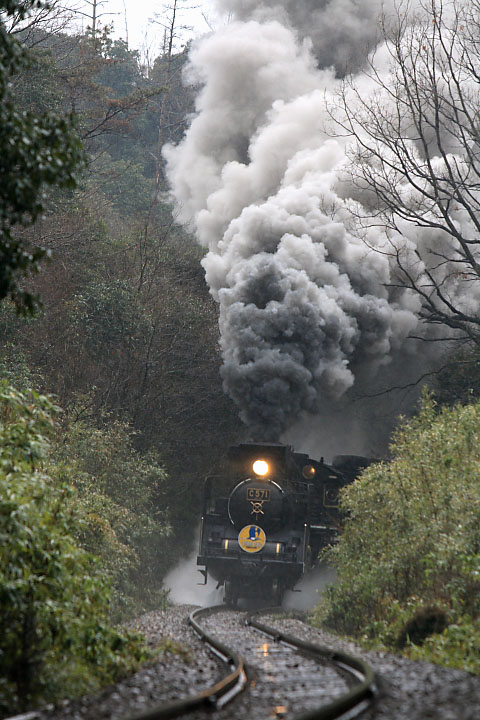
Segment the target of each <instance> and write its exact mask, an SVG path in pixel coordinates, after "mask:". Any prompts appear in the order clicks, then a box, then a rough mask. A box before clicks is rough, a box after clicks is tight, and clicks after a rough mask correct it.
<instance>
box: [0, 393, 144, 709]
mask: <svg viewBox="0 0 480 720" xmlns="http://www.w3.org/2000/svg"><path fill="white" fill-rule="evenodd" d="M54 414H55V408H54V406H53V405H52V403H51V402H50V400H49V399H48V398H46V397H44V396H39V395H37V394H35V393H33V392H30V393H29V394H28V395H27V394H22V393H20V392H17V391H15V390H14V389H13V388H12V387H11V386H9V385H7V384H6V383H3V384H1V385H0V444H1V447H2V453H1V455H0V548H1V552H0V712H7V713H10V712H13V711H15V710H17V709H25V708H28V707H30V706H31V705H32V704H34V703H35V702H38V701H39V700H47V699H50V698H54V697H56V696H58V695H59V694H61V695H68V694H74V693H75V692H80V691H85V690H91V689H94V688H95V687H97V686H98V685H99V684H101V683H102V682H103V683H105V682H108V681H110V680H112V679H114V678H116V677H118V676H119V675H120V674H122V673H124V672H127V671H129V670H130V671H131V670H132V669H133V667H134V666H135V663H136V660H139V659H141V658H142V657H144V655H143V650H142V648H141V645H140V644H139V642H138V640H136V639H135V637H134V636H129V635H122V634H120V633H119V632H117V631H115V630H114V629H113V628H112V627H111V625H110V624H109V619H108V614H109V604H110V597H111V591H110V587H109V583H108V581H107V580H105V579H104V577H103V576H104V572H103V568H102V566H101V564H100V563H99V562H98V561H97V560H95V558H94V557H93V556H92V555H91V554H89V553H88V552H86V551H85V550H84V549H82V548H80V546H79V544H78V542H77V541H76V539H75V537H74V536H75V531H76V528H78V527H79V519H78V511H77V509H76V506H77V504H78V495H77V494H76V493H75V491H74V490H73V489H72V487H71V486H70V485H69V484H68V483H67V482H59V481H58V479H57V480H54V479H52V477H51V476H50V475H48V474H47V473H46V472H45V469H46V454H47V450H48V445H49V443H48V436H49V435H51V432H52V427H53V416H54Z"/></svg>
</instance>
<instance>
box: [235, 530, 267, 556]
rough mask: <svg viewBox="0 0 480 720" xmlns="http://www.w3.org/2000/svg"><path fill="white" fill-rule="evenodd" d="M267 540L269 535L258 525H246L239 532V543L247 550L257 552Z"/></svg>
mask: <svg viewBox="0 0 480 720" xmlns="http://www.w3.org/2000/svg"><path fill="white" fill-rule="evenodd" d="M266 541H267V536H266V535H265V532H264V531H263V530H262V528H261V527H258V525H245V527H244V528H242V529H241V530H240V532H239V533H238V544H239V545H240V547H241V548H242V550H245V552H249V553H256V552H258V551H259V550H261V549H262V548H263V547H264V545H265V543H266Z"/></svg>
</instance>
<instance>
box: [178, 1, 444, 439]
mask: <svg viewBox="0 0 480 720" xmlns="http://www.w3.org/2000/svg"><path fill="white" fill-rule="evenodd" d="M220 5H221V6H222V7H223V9H227V10H230V11H233V13H234V17H235V18H237V19H236V20H234V21H233V22H231V23H230V24H228V25H226V26H225V27H224V28H222V29H221V30H219V31H218V32H216V33H214V34H212V35H210V36H208V37H206V38H204V39H203V40H201V41H200V42H198V43H197V45H196V46H195V47H194V48H193V50H192V52H191V60H190V65H189V68H188V79H189V80H190V81H191V82H192V83H196V84H199V85H200V86H201V88H202V89H201V91H200V93H199V95H198V100H197V114H196V116H195V118H194V119H193V121H192V123H191V126H190V129H189V130H188V132H187V134H186V137H185V139H184V141H183V142H182V143H181V144H180V145H179V146H178V147H171V146H170V147H168V148H167V149H166V151H165V155H166V158H167V161H168V176H169V180H170V183H171V187H172V191H173V194H174V196H175V199H176V201H177V204H178V209H179V218H180V221H181V222H183V223H184V224H186V225H188V226H189V227H191V228H193V229H194V230H195V233H196V235H197V238H198V240H199V242H200V243H201V244H202V245H203V246H204V247H206V248H208V254H207V255H206V257H205V259H204V261H203V265H204V268H205V272H206V278H207V282H208V284H209V286H210V288H211V292H212V295H213V297H214V298H215V299H216V300H217V302H218V303H219V307H220V319H219V323H220V331H221V348H222V353H223V368H222V376H223V379H224V385H225V388H226V390H227V391H228V393H229V394H230V395H231V397H232V398H233V399H234V401H235V402H236V403H237V405H238V406H239V408H240V413H241V417H242V419H243V420H244V421H245V423H246V424H247V426H248V427H249V428H250V430H251V432H252V435H253V436H254V437H255V438H256V439H265V440H277V439H278V438H279V436H280V435H281V434H282V433H283V437H284V438H285V437H288V439H289V440H290V439H292V438H293V437H295V436H296V437H297V438H298V437H302V438H303V439H304V441H305V438H306V434H305V433H306V428H308V429H309V431H310V432H312V428H314V427H317V425H318V426H319V427H328V428H329V430H331V424H330V423H331V418H332V413H333V415H335V412H337V414H338V409H339V408H342V402H343V403H344V402H345V399H348V398H351V396H353V395H354V394H358V393H366V394H368V393H370V392H372V391H373V390H374V389H376V388H378V387H381V386H385V385H388V383H389V382H390V378H395V383H394V384H398V382H399V381H401V380H405V379H406V378H409V379H411V378H413V377H414V376H417V375H418V374H419V372H420V367H421V366H422V364H423V363H428V362H429V360H428V352H429V351H428V350H426V349H425V344H423V343H418V342H415V341H412V340H410V339H407V338H408V336H409V335H411V334H414V335H421V334H422V333H423V334H425V332H426V330H425V326H421V325H420V321H419V311H420V302H419V299H418V297H417V296H416V295H414V294H413V293H412V292H411V291H409V290H406V289H399V288H398V287H394V288H392V286H394V285H395V284H396V278H395V265H394V264H392V261H391V257H390V256H389V254H388V252H385V251H386V250H387V251H388V250H389V249H391V247H392V243H393V244H394V243H395V238H393V239H392V236H391V234H390V235H388V234H387V232H386V230H385V228H382V227H378V226H374V225H373V224H372V225H371V226H370V227H369V228H368V229H367V231H366V236H364V237H360V236H359V233H358V231H357V230H356V224H355V222H354V217H355V215H356V214H358V212H360V213H361V210H362V203H365V204H366V205H367V204H368V205H370V206H371V203H372V197H371V193H369V192H368V190H364V191H362V190H361V189H359V188H358V187H353V185H352V183H351V181H350V180H349V176H348V174H347V173H346V172H345V168H346V162H347V161H346V140H344V139H342V138H340V137H335V136H334V133H333V134H332V124H331V119H330V117H329V114H328V112H327V110H326V106H327V105H328V104H329V102H331V101H332V99H333V97H334V94H335V92H336V90H337V87H338V82H339V80H338V77H339V76H341V75H342V74H343V73H344V71H345V69H346V68H350V69H351V68H352V67H355V68H358V76H357V82H358V83H360V87H361V89H362V93H364V94H365V95H366V96H368V93H370V92H372V85H371V82H370V80H369V79H368V78H367V77H366V76H362V64H363V63H364V62H365V59H366V54H367V51H368V50H369V49H370V48H371V47H372V46H373V45H374V42H375V34H376V28H377V25H376V23H375V18H376V17H377V15H378V14H379V3H377V2H374V3H369V4H367V3H359V4H357V3H355V4H354V3H348V2H347V3H343V2H342V3H340V2H338V1H337V2H332V3H328V4H326V3H321V2H316V0H307V1H306V2H293V0H285V2H284V3H282V4H280V3H275V2H273V0H268V2H264V3H262V4H261V5H258V3H256V2H254V1H253V0H243V1H242V2H235V0H220ZM340 16H341V19H339V18H340ZM386 55H387V54H386V53H385V52H382V50H381V49H380V51H379V52H378V53H377V55H376V57H377V58H378V59H377V61H376V62H378V66H377V69H378V71H379V73H381V74H383V75H384V76H386V73H387V68H386V66H385V67H382V64H385V65H386V63H385V58H386ZM333 66H334V67H333ZM385 101H387V99H385ZM405 235H406V236H407V237H408V248H407V255H406V257H408V256H410V257H412V258H414V259H415V262H416V263H417V264H418V263H419V262H425V259H424V258H425V255H426V253H425V251H424V248H422V243H426V242H432V241H434V240H435V238H433V240H432V236H431V234H430V236H428V233H423V234H422V233H421V232H419V231H418V229H416V228H412V229H411V232H408V231H407V232H406V233H405V232H404V236H405ZM403 242H405V241H403ZM442 242H444V240H442ZM419 257H420V258H422V260H421V261H419ZM429 332H431V331H429ZM342 399H343V400H342ZM381 402H382V403H384V400H383V399H382V401H381ZM379 408H380V404H379V403H377V404H376V405H375V404H373V405H372V404H368V405H367V406H362V405H357V406H355V407H354V408H353V412H352V411H350V412H349V413H348V416H347V417H346V416H345V415H344V414H343V415H342V422H341V425H342V428H343V437H339V446H341V445H342V443H343V441H344V440H345V436H348V438H349V449H350V451H351V452H352V451H353V452H356V451H358V452H365V451H368V452H372V451H373V452H375V451H378V449H379V448H378V446H377V447H375V446H372V445H371V444H370V445H369V446H368V447H366V445H365V438H364V437H363V435H362V432H363V431H362V427H364V426H365V422H366V421H369V418H371V416H372V415H376V416H377V419H378V415H379V412H380V410H379ZM380 425H382V426H383V430H385V427H386V426H385V421H384V418H381V420H380V422H379V427H380ZM369 430H370V431H371V427H370V428H369ZM315 434H316V435H318V432H316V433H315ZM377 437H378V440H379V443H381V441H382V440H383V439H384V437H382V433H381V431H380V430H379V431H378V433H377ZM356 438H358V441H357V440H356ZM369 442H370V443H371V441H369ZM339 446H337V447H333V448H332V451H333V452H335V451H338V450H339ZM297 448H298V449H305V450H307V451H308V442H307V445H305V444H304V447H302V448H300V447H299V443H298V442H297Z"/></svg>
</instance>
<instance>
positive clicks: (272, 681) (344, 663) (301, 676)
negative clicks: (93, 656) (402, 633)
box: [122, 605, 375, 720]
mask: <svg viewBox="0 0 480 720" xmlns="http://www.w3.org/2000/svg"><path fill="white" fill-rule="evenodd" d="M272 612H274V609H270V610H259V611H256V612H253V613H250V614H248V613H245V612H241V611H238V610H235V611H233V610H230V609H228V608H227V607H225V606H223V605H222V606H215V607H211V608H199V609H197V610H195V611H194V612H192V613H191V615H190V617H189V622H190V625H191V626H192V628H193V630H194V631H195V633H196V634H197V635H198V636H199V637H200V638H201V639H202V640H203V641H204V642H205V643H206V644H207V645H208V647H209V648H210V649H211V650H212V652H214V653H215V654H216V655H217V656H218V657H220V659H221V660H222V661H223V662H224V663H225V665H226V668H227V671H226V674H225V676H224V677H223V679H222V680H220V681H219V682H217V683H216V684H215V685H214V686H212V687H209V688H207V689H205V690H204V691H202V692H201V693H198V694H196V695H190V696H188V697H186V698H182V699H179V700H177V701H175V702H173V703H168V704H166V705H161V706H158V707H155V708H152V709H151V710H147V711H144V712H141V713H138V714H135V715H129V716H126V717H124V718H122V720H167V719H168V718H175V717H180V716H182V715H187V714H192V713H193V714H195V717H198V716H199V713H198V712H197V711H202V710H205V709H209V710H216V711H218V712H217V716H218V718H219V720H224V719H225V720H226V718H231V717H234V716H235V712H236V711H235V708H236V704H235V705H234V706H231V707H229V708H228V709H227V710H223V708H224V706H225V705H226V704H227V703H229V702H230V701H231V700H233V699H234V698H235V697H237V695H239V694H240V693H241V692H242V691H243V690H246V692H245V693H244V694H243V695H242V697H241V698H239V699H238V700H237V703H240V704H241V705H242V708H240V709H239V710H238V712H239V715H238V717H250V718H253V717H254V718H259V720H260V718H265V719H266V718H267V717H276V718H289V720H335V719H336V718H343V717H344V716H345V717H347V716H348V718H352V717H355V716H356V715H357V714H359V713H360V712H363V710H365V709H366V707H368V705H369V704H370V703H371V701H372V699H373V697H374V692H375V675H374V672H373V670H372V669H371V668H370V666H368V665H367V664H366V663H365V662H364V661H363V660H361V659H360V658H357V657H353V656H351V655H348V654H346V653H343V652H339V651H337V650H332V649H331V648H326V647H321V646H319V645H315V644H313V643H309V642H305V641H304V640H301V639H299V638H295V637H292V636H290V635H287V634H285V633H282V632H279V631H278V630H277V629H276V628H275V627H270V626H268V625H266V624H264V623H263V622H261V621H260V619H259V618H260V616H261V615H264V614H266V613H272ZM266 638H269V639H270V642H269V641H266ZM272 641H273V642H272ZM232 647H235V650H233V649H232ZM346 714H347V715H346Z"/></svg>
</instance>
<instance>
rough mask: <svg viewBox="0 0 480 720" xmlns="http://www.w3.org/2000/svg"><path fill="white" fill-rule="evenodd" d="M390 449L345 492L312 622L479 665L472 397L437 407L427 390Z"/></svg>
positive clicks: (479, 456)
mask: <svg viewBox="0 0 480 720" xmlns="http://www.w3.org/2000/svg"><path fill="white" fill-rule="evenodd" d="M392 454H393V460H392V461H391V462H390V463H379V464H377V465H374V466H372V467H371V468H369V469H368V470H367V471H366V472H365V473H364V474H363V476H362V478H361V479H360V480H359V481H357V482H356V483H354V484H353V485H352V486H350V487H349V488H347V489H346V490H345V491H344V495H343V506H344V509H345V511H346V513H347V515H348V519H347V521H346V523H345V530H344V533H343V536H342V538H341V541H340V543H339V545H338V546H337V547H336V548H334V549H333V550H332V551H331V558H332V560H333V562H334V564H335V565H336V567H337V569H338V576H339V582H338V585H337V586H335V587H332V588H330V589H329V591H328V593H327V599H326V602H325V605H324V606H323V607H321V608H320V609H319V610H318V611H317V620H320V619H323V620H324V621H325V622H326V623H327V624H328V625H330V626H333V627H335V628H336V629H338V630H340V631H342V632H346V633H348V634H355V635H362V634H363V635H365V636H367V637H373V638H377V639H379V640H380V641H382V642H384V643H385V644H387V645H388V646H390V647H393V646H397V647H399V646H401V645H404V644H405V643H406V644H407V645H408V644H409V643H412V642H413V639H415V640H416V643H417V644H416V646H415V648H413V649H412V650H411V651H410V652H411V654H414V656H415V657H424V658H431V659H435V660H440V661H443V662H447V663H450V664H453V665H457V666H462V667H466V668H467V669H469V670H472V671H476V672H480V658H479V656H478V652H475V651H474V647H475V645H476V646H477V648H478V646H479V645H480V522H479V520H480V404H475V405H468V406H466V407H460V406H457V407H455V408H453V409H452V408H444V409H443V410H442V411H441V412H438V413H437V411H436V408H435V404H434V402H433V401H432V399H431V398H430V397H428V396H427V397H426V398H425V401H424V406H423V409H422V411H421V412H420V414H419V415H418V416H417V417H415V418H414V419H412V420H410V421H408V422H406V423H405V424H404V425H403V427H401V429H400V430H399V431H398V432H397V433H396V436H395V439H394V443H393V445H392ZM445 626H448V627H446V629H445V630H444V631H443V633H442V634H440V633H438V632H437V633H436V634H434V635H431V637H429V638H428V639H427V640H426V641H425V642H424V638H425V637H426V636H427V635H429V633H430V632H431V631H432V630H433V631H435V630H437V631H439V630H441V629H442V628H443V627H445ZM413 635H415V637H414V638H413V637H412V636H413Z"/></svg>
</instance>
